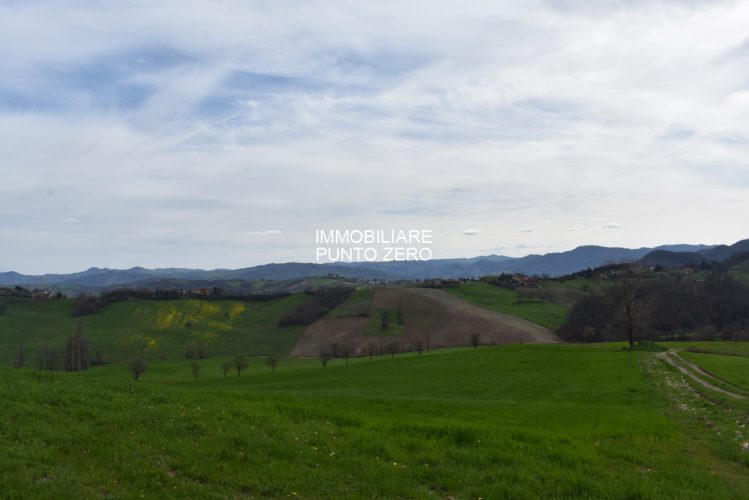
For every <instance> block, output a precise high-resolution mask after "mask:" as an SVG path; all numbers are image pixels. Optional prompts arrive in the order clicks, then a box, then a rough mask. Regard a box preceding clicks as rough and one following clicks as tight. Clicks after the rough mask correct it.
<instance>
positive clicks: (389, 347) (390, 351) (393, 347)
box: [385, 342, 400, 358]
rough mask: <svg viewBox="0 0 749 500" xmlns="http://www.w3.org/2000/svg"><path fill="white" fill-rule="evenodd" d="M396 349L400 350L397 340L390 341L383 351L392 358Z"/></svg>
mask: <svg viewBox="0 0 749 500" xmlns="http://www.w3.org/2000/svg"><path fill="white" fill-rule="evenodd" d="M398 351H400V344H398V342H390V343H389V344H388V345H387V347H385V352H386V353H388V354H390V357H391V358H394V357H395V355H396V354H397V353H398Z"/></svg>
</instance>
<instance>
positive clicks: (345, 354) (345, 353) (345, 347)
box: [338, 344, 354, 366]
mask: <svg viewBox="0 0 749 500" xmlns="http://www.w3.org/2000/svg"><path fill="white" fill-rule="evenodd" d="M353 352H354V348H353V347H351V344H342V345H341V347H340V349H339V350H338V355H339V356H340V357H342V358H343V359H345V360H346V366H348V358H349V357H351V353H353Z"/></svg>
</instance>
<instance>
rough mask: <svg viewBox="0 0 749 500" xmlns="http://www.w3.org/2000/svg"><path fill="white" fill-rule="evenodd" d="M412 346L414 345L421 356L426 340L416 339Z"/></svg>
mask: <svg viewBox="0 0 749 500" xmlns="http://www.w3.org/2000/svg"><path fill="white" fill-rule="evenodd" d="M411 347H413V348H414V351H416V352H418V353H419V356H421V353H422V351H423V350H424V342H422V341H421V340H414V341H413V342H411Z"/></svg>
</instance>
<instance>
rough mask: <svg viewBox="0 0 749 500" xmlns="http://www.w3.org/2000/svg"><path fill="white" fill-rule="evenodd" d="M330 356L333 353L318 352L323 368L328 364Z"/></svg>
mask: <svg viewBox="0 0 749 500" xmlns="http://www.w3.org/2000/svg"><path fill="white" fill-rule="evenodd" d="M332 357H333V355H332V354H331V353H329V352H328V351H323V352H321V353H320V363H322V367H323V368H325V367H326V366H328V361H330V360H331V358H332Z"/></svg>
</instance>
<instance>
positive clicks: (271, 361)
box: [265, 356, 278, 373]
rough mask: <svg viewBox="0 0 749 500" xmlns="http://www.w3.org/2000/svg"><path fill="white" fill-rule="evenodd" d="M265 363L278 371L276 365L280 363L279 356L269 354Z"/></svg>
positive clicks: (274, 371)
mask: <svg viewBox="0 0 749 500" xmlns="http://www.w3.org/2000/svg"><path fill="white" fill-rule="evenodd" d="M265 364H266V365H268V366H270V367H271V369H272V370H273V373H276V365H278V358H276V357H275V356H268V358H267V359H266V360H265Z"/></svg>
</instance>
